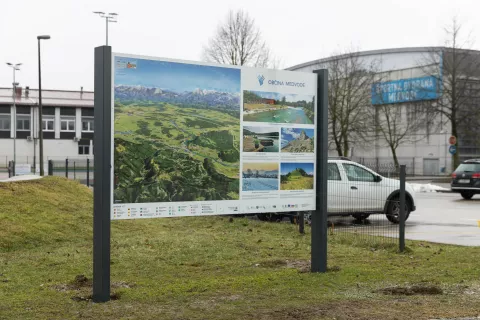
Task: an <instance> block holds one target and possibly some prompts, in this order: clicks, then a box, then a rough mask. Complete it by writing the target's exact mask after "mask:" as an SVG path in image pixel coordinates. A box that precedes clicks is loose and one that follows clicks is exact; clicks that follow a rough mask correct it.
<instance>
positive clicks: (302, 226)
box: [298, 211, 305, 234]
mask: <svg viewBox="0 0 480 320" xmlns="http://www.w3.org/2000/svg"><path fill="white" fill-rule="evenodd" d="M298 231H299V232H300V233H301V234H304V233H305V214H304V212H303V211H300V212H298Z"/></svg>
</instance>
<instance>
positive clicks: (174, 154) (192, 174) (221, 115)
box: [111, 53, 317, 219]
mask: <svg viewBox="0 0 480 320" xmlns="http://www.w3.org/2000/svg"><path fill="white" fill-rule="evenodd" d="M112 73H113V81H112V86H113V88H112V94H113V99H112V100H113V102H112V103H113V106H112V131H113V134H112V139H113V141H112V142H113V143H112V145H113V150H112V159H113V163H112V170H113V172H112V179H113V182H112V189H113V190H112V192H113V207H112V212H111V218H112V219H133V218H152V217H172V216H198V215H214V214H237V213H259V212H282V211H307V210H315V171H316V170H315V169H316V167H315V154H316V150H315V145H316V144H315V136H316V130H317V128H316V124H315V113H316V103H317V99H316V92H317V75H316V74H311V73H302V72H291V71H276V70H267V69H257V68H245V67H235V66H220V65H213V64H203V63H197V62H184V61H176V60H167V59H157V58H151V57H148V58H147V57H141V56H133V55H125V54H115V53H114V54H113V57H112Z"/></svg>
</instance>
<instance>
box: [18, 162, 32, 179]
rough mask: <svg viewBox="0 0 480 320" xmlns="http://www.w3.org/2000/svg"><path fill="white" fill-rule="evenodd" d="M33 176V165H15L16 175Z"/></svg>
mask: <svg viewBox="0 0 480 320" xmlns="http://www.w3.org/2000/svg"><path fill="white" fill-rule="evenodd" d="M29 174H32V165H31V164H16V165H15V175H16V176H24V175H29Z"/></svg>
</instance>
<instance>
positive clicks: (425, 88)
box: [372, 76, 439, 104]
mask: <svg viewBox="0 0 480 320" xmlns="http://www.w3.org/2000/svg"><path fill="white" fill-rule="evenodd" d="M438 91H439V87H438V81H437V78H436V77H433V76H427V77H421V78H410V79H402V80H394V81H387V82H378V83H374V84H372V104H391V103H403V102H412V101H422V100H433V99H438V97H439V95H438Z"/></svg>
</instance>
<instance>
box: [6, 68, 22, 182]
mask: <svg viewBox="0 0 480 320" xmlns="http://www.w3.org/2000/svg"><path fill="white" fill-rule="evenodd" d="M7 65H8V66H9V67H11V68H12V69H13V83H12V90H13V94H12V97H13V126H12V127H13V175H14V176H15V174H16V173H15V166H16V165H17V104H16V100H17V86H18V83H17V82H15V71H17V70H18V71H19V70H20V66H21V65H22V64H21V63H10V62H7Z"/></svg>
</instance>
